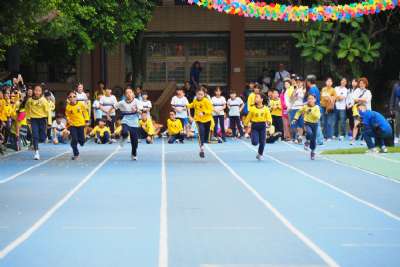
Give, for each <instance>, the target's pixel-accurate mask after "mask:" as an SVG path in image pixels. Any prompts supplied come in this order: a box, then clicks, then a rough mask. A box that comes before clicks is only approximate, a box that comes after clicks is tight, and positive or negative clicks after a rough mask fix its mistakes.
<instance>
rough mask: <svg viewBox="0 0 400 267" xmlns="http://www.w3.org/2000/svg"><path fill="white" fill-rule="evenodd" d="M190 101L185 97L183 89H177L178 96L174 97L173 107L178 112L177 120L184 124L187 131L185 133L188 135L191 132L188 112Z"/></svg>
mask: <svg viewBox="0 0 400 267" xmlns="http://www.w3.org/2000/svg"><path fill="white" fill-rule="evenodd" d="M188 104H189V101H188V100H187V98H186V96H185V91H184V90H183V88H177V89H176V95H175V96H174V97H172V100H171V106H172V109H173V110H174V111H175V112H176V118H177V119H179V120H180V121H181V123H182V126H183V127H184V129H185V132H186V133H188V132H189V131H188V130H189V129H188V128H189V127H190V125H189V115H188V110H187V107H186V106H187V105H188Z"/></svg>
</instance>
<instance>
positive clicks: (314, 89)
mask: <svg viewBox="0 0 400 267" xmlns="http://www.w3.org/2000/svg"><path fill="white" fill-rule="evenodd" d="M309 95H314V96H315V98H316V102H315V103H316V104H317V105H318V106H320V102H321V95H320V92H319V89H318V87H317V86H316V85H313V86H312V87H310V89H309V90H308V93H307V94H306V98H305V99H304V101H305V102H307V97H308V96H309Z"/></svg>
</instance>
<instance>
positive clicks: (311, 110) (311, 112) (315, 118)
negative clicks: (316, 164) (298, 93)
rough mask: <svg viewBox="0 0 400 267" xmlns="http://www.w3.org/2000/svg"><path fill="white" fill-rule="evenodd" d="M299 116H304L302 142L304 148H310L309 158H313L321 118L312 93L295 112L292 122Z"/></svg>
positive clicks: (294, 122)
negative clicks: (303, 136)
mask: <svg viewBox="0 0 400 267" xmlns="http://www.w3.org/2000/svg"><path fill="white" fill-rule="evenodd" d="M300 116H304V127H305V132H306V139H307V141H306V142H305V143H304V149H306V150H308V148H310V149H311V160H314V159H315V148H316V145H317V130H318V122H319V120H320V118H321V111H320V108H319V106H318V105H316V97H315V96H314V95H312V94H310V95H308V97H307V104H306V105H304V106H303V107H302V108H301V109H299V110H298V111H297V112H296V115H295V116H294V119H293V121H292V124H296V122H297V120H298V119H299V118H300Z"/></svg>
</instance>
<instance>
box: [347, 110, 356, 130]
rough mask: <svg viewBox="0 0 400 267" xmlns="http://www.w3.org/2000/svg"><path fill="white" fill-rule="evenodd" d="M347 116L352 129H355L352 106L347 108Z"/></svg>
mask: <svg viewBox="0 0 400 267" xmlns="http://www.w3.org/2000/svg"><path fill="white" fill-rule="evenodd" d="M346 117H347V118H348V119H349V127H350V131H353V129H354V116H353V110H352V109H351V108H348V109H346Z"/></svg>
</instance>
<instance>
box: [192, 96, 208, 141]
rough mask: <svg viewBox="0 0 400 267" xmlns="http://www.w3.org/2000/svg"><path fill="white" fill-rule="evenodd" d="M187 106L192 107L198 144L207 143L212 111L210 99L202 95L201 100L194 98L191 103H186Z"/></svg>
mask: <svg viewBox="0 0 400 267" xmlns="http://www.w3.org/2000/svg"><path fill="white" fill-rule="evenodd" d="M187 108H193V109H194V120H195V122H196V124H197V129H198V131H199V137H200V138H199V142H200V146H203V145H204V144H205V143H208V140H209V138H210V127H211V122H212V121H213V117H212V111H213V106H212V103H211V101H210V100H209V99H208V98H207V97H204V98H203V99H201V100H198V99H197V98H195V99H194V100H193V102H192V103H190V104H188V105H187ZM200 113H202V114H200Z"/></svg>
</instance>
